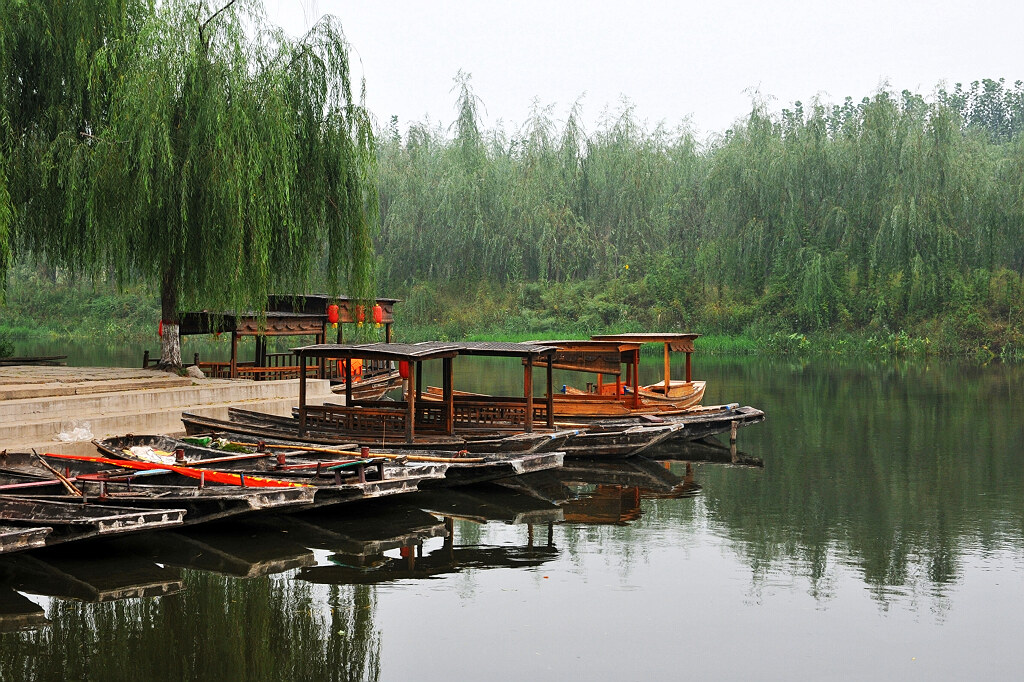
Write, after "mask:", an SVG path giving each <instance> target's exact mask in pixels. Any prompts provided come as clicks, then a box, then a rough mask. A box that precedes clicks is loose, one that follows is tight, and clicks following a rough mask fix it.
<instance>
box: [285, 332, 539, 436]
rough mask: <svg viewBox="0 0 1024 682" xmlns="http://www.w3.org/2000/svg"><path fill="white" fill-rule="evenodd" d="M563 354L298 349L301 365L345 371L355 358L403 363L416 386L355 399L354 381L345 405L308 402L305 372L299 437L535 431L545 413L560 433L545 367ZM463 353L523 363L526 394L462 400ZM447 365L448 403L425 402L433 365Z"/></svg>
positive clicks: (488, 345)
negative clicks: (536, 379) (459, 361)
mask: <svg viewBox="0 0 1024 682" xmlns="http://www.w3.org/2000/svg"><path fill="white" fill-rule="evenodd" d="M554 351H555V349H554V348H552V347H550V346H542V345H537V344H525V343H492V342H459V343H443V342H428V343H417V344H397V343H391V344H388V343H375V344H359V345H344V344H316V345H312V346H304V347H302V348H295V349H293V352H294V353H295V355H296V356H297V357H298V358H299V365H300V367H306V366H307V362H308V360H310V359H313V360H320V361H322V360H323V359H324V358H338V359H340V360H341V362H342V364H343V365H344V371H345V372H349V371H351V363H352V361H353V360H355V359H364V360H367V359H368V360H377V361H382V362H394V363H398V364H399V366H400V367H402V368H403V369H402V374H403V376H404V377H405V378H407V379H408V381H409V390H408V393H407V395H406V399H405V400H404V401H395V402H386V403H383V402H378V401H359V400H354V399H353V396H352V389H351V387H349V386H348V385H347V384H346V392H345V404H344V405H307V404H306V381H305V377H306V373H305V372H300V373H299V379H300V381H299V407H298V418H299V435H300V436H304V435H305V434H306V430H307V429H308V428H316V429H329V430H334V431H342V432H345V433H352V434H360V433H378V434H386V433H388V432H390V433H392V434H398V433H404V435H405V439H406V441H407V442H410V443H411V442H413V441H414V440H415V438H416V434H417V432H425V433H432V434H444V435H447V436H453V435H455V431H456V429H458V430H459V431H460V432H462V433H466V432H472V431H474V430H485V429H486V430H490V431H494V430H495V429H498V430H501V429H505V430H509V431H516V430H518V431H525V432H527V433H530V432H533V430H534V421H535V419H536V418H537V417H538V416H539V417H540V418H542V419H543V420H544V423H545V424H546V426H547V428H549V429H553V428H554V410H553V402H552V401H553V397H552V390H551V387H552V375H551V363H550V362H549V361H547V360H544V361H543V362H541V361H540V360H539V359H540V358H548V357H550V355H551V354H552V353H553V352H554ZM459 355H485V356H491V357H515V358H520V359H522V362H523V364H524V371H523V395H522V397H515V396H501V397H492V396H478V397H477V396H471V395H470V396H459V397H458V400H456V396H455V390H454V384H455V373H454V359H455V358H456V357H457V356H459ZM432 360H440V361H441V362H442V377H443V386H442V395H441V400H440V401H436V400H423V399H422V398H423V379H422V377H423V370H422V364H423V363H424V362H426V361H432ZM538 364H540V365H542V366H546V367H547V397H546V401H545V402H544V403H542V404H541V405H537V404H536V403H535V400H534V396H533V369H534V367H535V366H537V365H538Z"/></svg>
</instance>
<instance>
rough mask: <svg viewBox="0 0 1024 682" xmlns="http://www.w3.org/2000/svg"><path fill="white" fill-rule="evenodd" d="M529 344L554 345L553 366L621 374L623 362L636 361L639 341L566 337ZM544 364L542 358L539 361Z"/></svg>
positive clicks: (597, 372)
mask: <svg viewBox="0 0 1024 682" xmlns="http://www.w3.org/2000/svg"><path fill="white" fill-rule="evenodd" d="M530 343H535V344H544V345H547V346H554V347H555V352H554V354H553V356H552V366H553V367H554V368H555V369H565V370H569V371H572V372H593V373H595V374H610V375H613V376H620V375H621V374H622V365H623V364H629V363H633V362H635V361H636V353H637V352H639V350H640V344H639V343H628V342H621V341H595V340H586V339H584V340H568V341H531V342H530ZM537 364H539V365H541V366H544V365H545V364H546V362H545V361H544V359H540V360H538V363H537Z"/></svg>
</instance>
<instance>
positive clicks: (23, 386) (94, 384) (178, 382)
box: [0, 376, 193, 401]
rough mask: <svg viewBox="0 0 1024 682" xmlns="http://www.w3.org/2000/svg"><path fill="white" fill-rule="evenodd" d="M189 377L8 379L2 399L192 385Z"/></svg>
mask: <svg viewBox="0 0 1024 682" xmlns="http://www.w3.org/2000/svg"><path fill="white" fill-rule="evenodd" d="M192 381H193V380H192V379H191V378H188V377H170V376H169V377H167V378H157V379H122V380H104V381H80V382H72V383H66V382H48V383H40V382H32V383H21V382H14V381H12V380H8V381H7V382H6V383H3V384H2V385H0V401H4V400H24V399H27V398H45V397H49V396H68V395H89V394H91V393H114V392H119V391H138V390H144V389H149V388H175V387H178V386H191V385H192Z"/></svg>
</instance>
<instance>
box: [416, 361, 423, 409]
mask: <svg viewBox="0 0 1024 682" xmlns="http://www.w3.org/2000/svg"><path fill="white" fill-rule="evenodd" d="M416 364H417V365H420V366H419V367H417V368H416V399H417V400H419V399H420V398H422V397H423V366H422V363H421V362H417V363H416Z"/></svg>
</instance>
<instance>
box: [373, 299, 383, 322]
mask: <svg viewBox="0 0 1024 682" xmlns="http://www.w3.org/2000/svg"><path fill="white" fill-rule="evenodd" d="M373 321H374V322H375V323H376V324H377V326H378V327H379V326H380V325H381V323H382V322H383V321H384V309H383V308H381V307H380V303H378V304H376V305H375V306H373Z"/></svg>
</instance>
